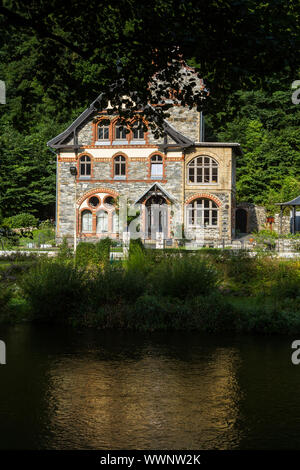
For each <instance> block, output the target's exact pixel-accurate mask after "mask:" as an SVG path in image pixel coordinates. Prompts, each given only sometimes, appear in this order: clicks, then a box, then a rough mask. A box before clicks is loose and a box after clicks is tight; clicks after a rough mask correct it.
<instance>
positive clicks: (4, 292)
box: [0, 283, 12, 321]
mask: <svg viewBox="0 0 300 470" xmlns="http://www.w3.org/2000/svg"><path fill="white" fill-rule="evenodd" d="M11 298H12V292H11V290H10V289H9V288H8V287H6V286H4V285H3V283H2V286H1V289H0V321H1V320H3V316H4V315H5V314H6V313H7V311H8V304H9V301H10V300H11Z"/></svg>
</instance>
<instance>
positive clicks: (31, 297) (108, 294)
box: [0, 240, 300, 334]
mask: <svg viewBox="0 0 300 470" xmlns="http://www.w3.org/2000/svg"><path fill="white" fill-rule="evenodd" d="M87 250H88V251H89V256H83V253H84V254H86V251H87ZM92 253H93V254H92ZM0 276H1V287H2V288H1V292H0V322H12V323H15V322H21V321H32V322H43V323H52V324H53V323H58V324H72V325H74V326H77V327H95V328H114V329H132V330H140V331H142V330H145V331H154V330H197V331H204V332H221V331H231V332H249V333H250V332H251V333H286V334H289V333H298V332H300V261H299V260H280V259H278V258H275V257H272V256H266V255H262V254H260V255H256V256H249V254H248V253H246V252H243V251H240V252H239V253H234V252H230V251H227V250H223V251H222V250H209V249H206V250H198V252H196V253H195V252H193V253H189V252H180V251H177V252H176V250H172V251H170V252H169V251H164V250H150V249H148V250H145V249H144V247H143V246H142V245H141V244H140V243H139V242H133V243H131V246H130V250H129V257H128V259H127V260H126V261H123V262H122V261H121V262H120V261H119V262H113V263H111V262H110V261H109V241H108V240H103V241H102V242H100V243H98V244H97V246H94V248H90V245H88V244H84V246H81V245H79V247H78V251H77V255H76V257H75V258H74V257H73V255H72V252H71V251H70V250H68V249H67V248H66V247H62V248H61V252H60V254H59V256H58V257H57V258H55V259H48V258H46V257H45V258H36V257H34V256H29V257H28V256H21V255H18V256H15V257H13V258H12V259H11V260H8V259H6V260H1V261H0Z"/></svg>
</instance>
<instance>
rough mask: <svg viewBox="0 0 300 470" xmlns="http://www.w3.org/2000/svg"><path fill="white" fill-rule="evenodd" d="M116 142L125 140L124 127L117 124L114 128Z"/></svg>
mask: <svg viewBox="0 0 300 470" xmlns="http://www.w3.org/2000/svg"><path fill="white" fill-rule="evenodd" d="M115 138H116V140H127V133H126V126H124V125H122V124H117V125H116V127H115Z"/></svg>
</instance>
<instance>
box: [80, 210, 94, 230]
mask: <svg viewBox="0 0 300 470" xmlns="http://www.w3.org/2000/svg"><path fill="white" fill-rule="evenodd" d="M92 220H93V219H92V213H91V212H90V211H83V212H82V214H81V230H82V232H91V231H92V225H93V223H92Z"/></svg>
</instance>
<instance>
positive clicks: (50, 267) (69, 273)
mask: <svg viewBox="0 0 300 470" xmlns="http://www.w3.org/2000/svg"><path fill="white" fill-rule="evenodd" d="M86 285H87V281H86V275H85V272H84V271H83V270H81V269H79V268H78V267H74V266H73V265H71V264H66V263H62V262H59V261H52V260H44V261H42V262H40V263H38V264H37V265H36V266H34V267H33V268H32V269H30V271H29V272H28V273H27V274H26V275H25V276H24V277H23V279H22V280H21V282H20V286H21V288H22V291H23V293H24V296H25V297H26V299H27V300H28V302H29V305H30V307H31V311H32V314H33V318H34V319H35V320H38V321H46V322H48V321H49V322H64V321H68V320H69V319H70V318H72V317H73V316H74V315H78V314H79V313H80V312H81V309H82V307H83V306H85V308H86V309H87V308H88V306H87V303H86V300H87V290H86Z"/></svg>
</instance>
